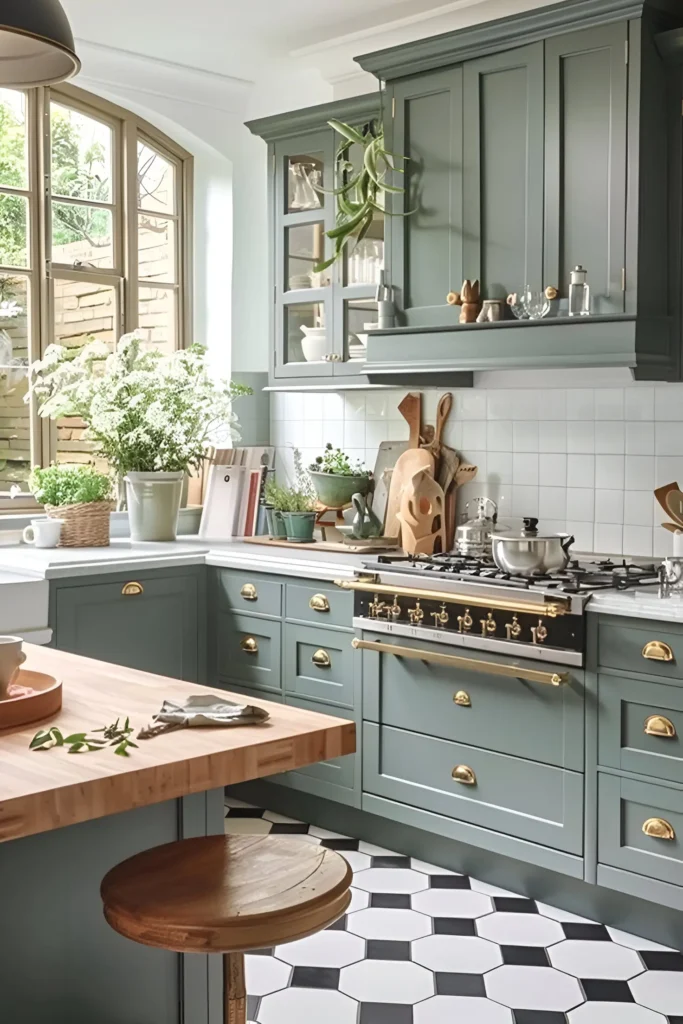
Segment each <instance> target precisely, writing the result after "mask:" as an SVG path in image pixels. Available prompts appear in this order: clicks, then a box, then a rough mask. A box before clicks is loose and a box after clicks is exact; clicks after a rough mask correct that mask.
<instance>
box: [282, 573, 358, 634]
mask: <svg viewBox="0 0 683 1024" xmlns="http://www.w3.org/2000/svg"><path fill="white" fill-rule="evenodd" d="M285 617H286V618H287V619H293V620H295V621H296V622H310V623H311V624H312V625H314V626H339V627H340V628H341V629H351V620H352V618H353V594H351V593H350V592H349V591H348V590H340V589H339V587H336V586H335V585H334V583H327V582H323V581H316V580H311V581H310V582H309V583H302V582H296V583H295V582H292V581H289V582H288V583H287V589H286V592H285Z"/></svg>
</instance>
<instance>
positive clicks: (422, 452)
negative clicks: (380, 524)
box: [384, 448, 434, 537]
mask: <svg viewBox="0 0 683 1024" xmlns="http://www.w3.org/2000/svg"><path fill="white" fill-rule="evenodd" d="M421 470H427V472H428V473H429V474H430V475H431V476H432V477H433V476H434V456H433V455H432V453H431V452H429V451H427V449H426V448H409V449H408V451H407V452H404V453H403V455H400V456H399V458H398V461H397V462H396V465H395V466H394V472H393V473H392V474H391V487H390V488H389V500H388V501H387V514H386V516H385V518H384V535H385V537H400V536H401V524H400V522H399V518H398V514H399V512H400V509H401V495H402V494H403V488H404V487H406V485H408V484H409V483H410V482H411V480H412V479H413V477H414V476H415V475H416V473H419V472H420V471H421Z"/></svg>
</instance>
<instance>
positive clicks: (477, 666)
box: [351, 637, 569, 686]
mask: <svg viewBox="0 0 683 1024" xmlns="http://www.w3.org/2000/svg"><path fill="white" fill-rule="evenodd" d="M351 646H352V647H354V648H355V649H356V650H360V651H375V652H376V653H377V654H393V655H394V656H395V657H397V658H412V659H413V660H414V661H426V662H430V663H431V664H433V665H447V666H448V667H449V668H460V669H468V670H469V671H470V672H487V673H488V674H489V675H492V676H507V677H508V678H509V679H526V680H528V681H529V682H530V683H546V684H547V685H548V686H563V685H564V684H566V683H568V682H569V673H568V672H541V671H540V670H539V669H535V668H527V666H526V665H520V664H519V662H513V663H512V664H510V665H506V664H504V663H502V662H498V661H480V660H479V659H478V658H463V657H461V656H460V655H458V654H438V653H436V652H435V651H424V650H421V649H420V648H419V647H402V646H400V645H399V644H384V643H381V642H380V641H379V640H359V639H358V637H355V638H354V639H353V640H352V641H351Z"/></svg>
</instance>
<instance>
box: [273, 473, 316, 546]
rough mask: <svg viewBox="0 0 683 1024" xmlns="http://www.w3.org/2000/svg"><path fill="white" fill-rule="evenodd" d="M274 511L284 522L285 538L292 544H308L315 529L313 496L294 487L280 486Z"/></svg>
mask: <svg viewBox="0 0 683 1024" xmlns="http://www.w3.org/2000/svg"><path fill="white" fill-rule="evenodd" d="M278 505H279V506H280V507H279V508H277V509H276V510H275V511H276V512H277V513H278V515H279V516H280V518H281V519H282V522H283V523H284V527H285V533H286V536H287V540H288V541H290V542H291V543H293V544H310V542H311V541H312V540H313V530H314V529H315V518H316V515H317V513H316V509H315V498H314V497H312V496H311V495H310V494H306V492H305V491H300V490H297V489H296V488H295V487H283V488H281V491H280V494H279V498H278Z"/></svg>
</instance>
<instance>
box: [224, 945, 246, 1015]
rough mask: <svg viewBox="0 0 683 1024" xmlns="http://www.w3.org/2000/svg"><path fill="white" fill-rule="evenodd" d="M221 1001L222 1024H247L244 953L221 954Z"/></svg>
mask: <svg viewBox="0 0 683 1024" xmlns="http://www.w3.org/2000/svg"><path fill="white" fill-rule="evenodd" d="M223 1000H224V1006H223V1022H224V1024H247V990H246V988H245V986H244V953H224V954H223Z"/></svg>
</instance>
